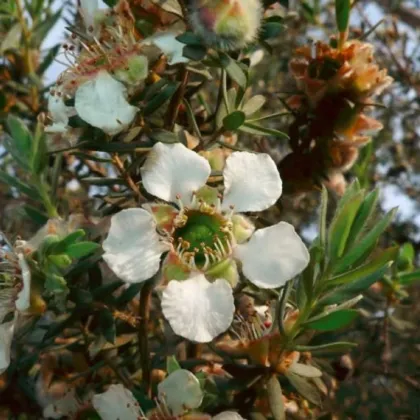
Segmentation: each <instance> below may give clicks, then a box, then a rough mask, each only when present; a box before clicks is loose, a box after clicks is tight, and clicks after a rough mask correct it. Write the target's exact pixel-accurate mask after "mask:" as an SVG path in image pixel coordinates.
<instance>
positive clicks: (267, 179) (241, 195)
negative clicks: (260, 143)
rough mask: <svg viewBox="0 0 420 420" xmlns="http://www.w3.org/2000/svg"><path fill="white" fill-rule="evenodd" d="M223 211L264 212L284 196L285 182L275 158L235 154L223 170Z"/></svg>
mask: <svg viewBox="0 0 420 420" xmlns="http://www.w3.org/2000/svg"><path fill="white" fill-rule="evenodd" d="M223 177H224V184H225V192H224V196H223V204H222V207H223V209H228V208H229V206H234V207H235V211H236V212H242V211H261V210H265V209H267V208H268V207H270V206H272V205H273V204H274V203H275V202H276V201H277V200H278V199H279V197H280V196H281V192H282V182H281V179H280V175H279V171H278V170H277V168H276V164H275V163H274V161H273V159H271V157H270V156H269V155H267V154H265V153H259V154H256V153H249V152H234V153H232V154H231V155H230V156H229V157H228V158H227V160H226V166H225V169H224V171H223Z"/></svg>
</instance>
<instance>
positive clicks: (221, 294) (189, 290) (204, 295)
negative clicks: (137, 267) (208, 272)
mask: <svg viewBox="0 0 420 420" xmlns="http://www.w3.org/2000/svg"><path fill="white" fill-rule="evenodd" d="M162 310H163V314H164V315H165V318H166V319H167V320H168V321H169V323H170V324H171V327H172V329H173V330H174V331H175V333H176V334H178V335H180V336H182V337H185V338H187V339H189V340H191V341H196V342H199V343H207V342H209V341H211V340H212V339H213V338H214V337H217V336H218V335H219V334H221V333H223V332H225V331H226V330H227V329H228V328H229V326H230V324H231V323H232V319H233V312H234V310H235V305H234V303H233V296H232V289H231V287H230V285H229V283H228V282H227V281H226V280H223V279H217V280H216V281H215V282H213V283H210V282H209V281H207V280H206V278H205V277H204V276H203V275H202V274H198V275H197V276H195V277H192V278H190V279H188V280H184V281H177V280H172V281H171V282H169V284H168V286H167V287H166V289H165V290H164V292H163V298H162Z"/></svg>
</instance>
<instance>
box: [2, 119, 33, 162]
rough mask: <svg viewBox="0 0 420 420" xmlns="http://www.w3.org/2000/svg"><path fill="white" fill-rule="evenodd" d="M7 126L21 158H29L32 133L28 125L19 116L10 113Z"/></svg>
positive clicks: (26, 159)
mask: <svg viewBox="0 0 420 420" xmlns="http://www.w3.org/2000/svg"><path fill="white" fill-rule="evenodd" d="M7 128H8V129H9V133H10V135H11V137H12V138H13V146H14V147H15V148H16V150H17V152H18V153H19V155H20V157H21V159H22V160H23V161H25V162H27V161H28V160H29V157H30V155H31V150H32V141H33V140H32V135H31V133H30V132H29V130H28V128H27V127H26V125H25V124H24V123H23V122H22V120H20V119H19V118H17V117H15V116H13V115H9V116H8V117H7Z"/></svg>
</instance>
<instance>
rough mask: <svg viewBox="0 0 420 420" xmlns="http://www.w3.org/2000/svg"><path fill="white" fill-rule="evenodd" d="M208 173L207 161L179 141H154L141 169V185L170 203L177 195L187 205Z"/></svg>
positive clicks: (204, 181) (203, 182)
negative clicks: (165, 142) (167, 142)
mask: <svg viewBox="0 0 420 420" xmlns="http://www.w3.org/2000/svg"><path fill="white" fill-rule="evenodd" d="M210 173H211V168H210V164H209V163H208V161H207V160H206V159H205V158H203V157H202V156H199V155H198V154H197V153H195V152H193V151H192V150H189V149H187V148H186V147H185V146H184V145H183V144H181V143H175V144H164V143H156V144H155V145H154V146H153V149H152V151H151V153H150V154H149V156H148V158H147V160H146V162H145V164H144V166H143V167H142V168H141V174H142V179H143V186H144V188H146V190H147V191H148V192H149V193H150V194H153V195H154V196H156V197H159V198H161V199H162V200H165V201H171V202H175V201H177V199H176V196H177V195H178V194H179V195H180V196H181V200H182V201H183V202H184V203H185V204H187V205H188V204H189V203H190V201H191V198H192V193H193V191H197V190H198V189H199V188H200V187H202V186H203V185H204V184H205V183H206V181H207V178H208V177H209V176H210Z"/></svg>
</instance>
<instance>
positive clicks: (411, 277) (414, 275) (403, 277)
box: [398, 270, 420, 286]
mask: <svg viewBox="0 0 420 420" xmlns="http://www.w3.org/2000/svg"><path fill="white" fill-rule="evenodd" d="M417 281H420V270H416V271H413V272H411V273H404V274H399V275H398V282H399V283H400V284H401V285H403V286H410V285H411V284H413V283H414V282H417Z"/></svg>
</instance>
